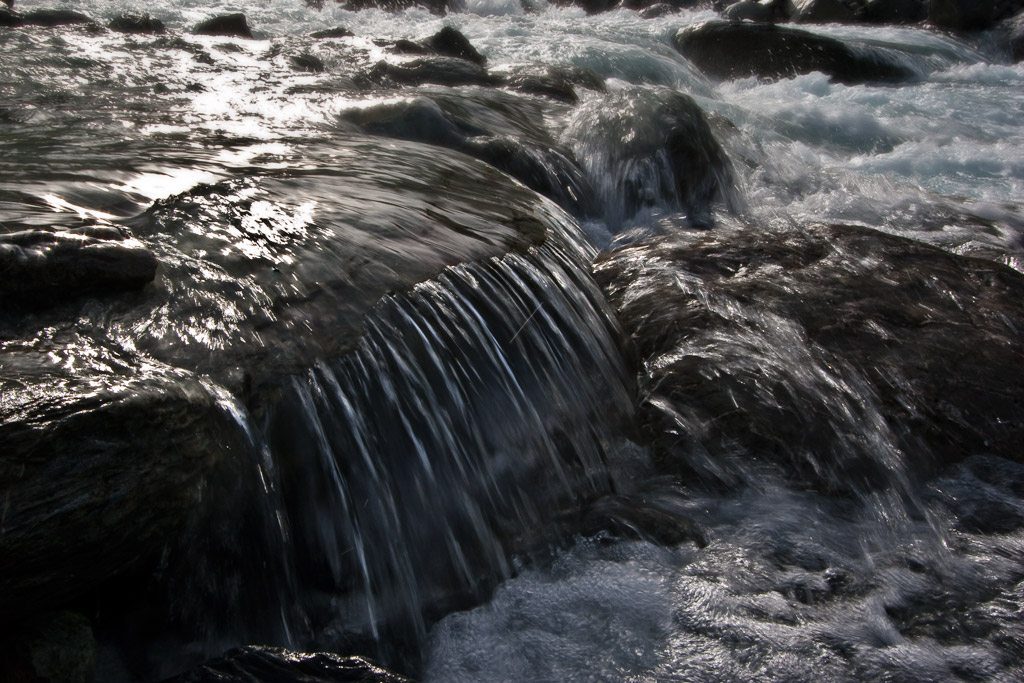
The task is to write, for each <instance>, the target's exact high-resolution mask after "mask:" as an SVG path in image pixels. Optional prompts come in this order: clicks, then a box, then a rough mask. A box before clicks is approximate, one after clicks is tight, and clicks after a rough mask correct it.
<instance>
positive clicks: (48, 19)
mask: <svg viewBox="0 0 1024 683" xmlns="http://www.w3.org/2000/svg"><path fill="white" fill-rule="evenodd" d="M23 18H24V23H26V24H29V25H32V26H45V27H47V28H54V27H56V26H75V25H78V24H92V23H94V22H93V19H92V17H90V16H88V15H86V14H82V13H81V12H75V11H74V10H69V9H37V10H35V11H33V12H29V13H28V14H25V15H23Z"/></svg>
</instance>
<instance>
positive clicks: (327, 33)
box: [309, 26, 355, 39]
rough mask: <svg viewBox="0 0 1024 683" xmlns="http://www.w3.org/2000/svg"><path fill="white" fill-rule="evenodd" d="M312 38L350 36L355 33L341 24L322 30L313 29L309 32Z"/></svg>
mask: <svg viewBox="0 0 1024 683" xmlns="http://www.w3.org/2000/svg"><path fill="white" fill-rule="evenodd" d="M309 35H310V36H312V37H313V38H318V39H323V38H351V37H352V36H354V35H355V34H354V33H352V31H350V30H348V29H347V28H345V27H343V26H336V27H335V28H328V29H324V30H323V31H314V32H313V33H310V34H309Z"/></svg>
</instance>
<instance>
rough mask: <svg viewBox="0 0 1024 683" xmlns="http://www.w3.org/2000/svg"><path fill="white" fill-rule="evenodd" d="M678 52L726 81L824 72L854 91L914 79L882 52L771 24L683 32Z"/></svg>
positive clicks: (710, 25)
mask: <svg viewBox="0 0 1024 683" xmlns="http://www.w3.org/2000/svg"><path fill="white" fill-rule="evenodd" d="M675 46H676V49H677V50H679V52H680V53H682V55H683V56H684V57H686V58H687V59H689V60H690V61H691V62H693V63H694V64H695V65H696V66H697V67H698V68H699V69H700V70H701V71H704V72H705V73H707V74H709V75H711V76H713V77H715V78H722V79H729V78H746V77H750V76H757V77H759V78H767V79H776V78H791V77H793V76H796V75H798V74H806V73H811V72H812V71H820V72H822V73H824V74H826V75H828V76H829V77H830V78H831V79H832V80H833V81H835V82H838V83H845V84H848V85H854V84H859V83H898V82H902V81H908V80H911V79H913V78H914V77H915V74H914V72H913V71H912V70H911V69H909V68H908V67H906V66H905V65H903V64H902V63H900V61H899V60H898V59H897V57H896V55H894V54H893V53H891V52H889V51H887V50H885V49H883V48H873V47H869V46H858V47H857V49H854V48H852V47H851V46H849V45H847V44H845V43H843V42H841V41H839V40H836V39H835V38H829V37H826V36H820V35H816V34H814V33H809V32H807V31H802V30H800V29H795V28H788V27H780V26H772V25H769V24H752V23H748V22H740V23H724V22H709V23H706V24H703V25H700V26H696V27H692V28H684V29H682V30H680V31H679V32H678V33H677V34H676V37H675Z"/></svg>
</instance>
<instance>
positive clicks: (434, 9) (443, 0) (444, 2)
mask: <svg viewBox="0 0 1024 683" xmlns="http://www.w3.org/2000/svg"><path fill="white" fill-rule="evenodd" d="M342 7H343V8H344V9H347V10H350V11H352V12H359V11H361V10H364V9H373V8H376V9H382V10H384V11H386V12H400V11H402V10H404V9H409V8H410V7H422V8H424V9H426V10H427V11H429V12H430V13H431V14H436V15H438V16H441V15H444V14H447V13H448V11H449V10H450V9H452V7H451V4H450V3H449V0H345V1H344V2H343V3H342Z"/></svg>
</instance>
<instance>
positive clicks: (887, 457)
mask: <svg viewBox="0 0 1024 683" xmlns="http://www.w3.org/2000/svg"><path fill="white" fill-rule="evenodd" d="M596 275H597V277H598V278H599V280H600V281H601V282H602V283H603V285H604V287H605V289H606V291H607V293H608V295H609V297H610V299H611V301H612V303H613V304H614V305H615V307H616V308H617V309H618V311H619V314H620V316H621V318H622V320H623V322H624V324H625V326H626V327H627V329H628V330H629V332H630V334H631V336H632V337H633V339H634V341H635V343H636V345H637V347H638V350H639V353H640V356H641V358H642V359H643V360H644V364H645V367H646V368H647V369H648V374H647V375H646V377H645V378H644V380H643V381H644V387H643V389H642V395H643V399H642V403H641V407H640V419H641V424H642V426H643V427H642V428H643V432H644V434H645V435H646V438H647V439H648V440H649V442H650V443H652V444H653V445H654V446H655V448H656V450H657V451H658V456H657V457H658V459H659V461H660V462H661V464H662V466H663V467H665V468H666V470H667V471H671V472H675V473H677V474H680V476H684V477H694V476H697V477H701V478H703V479H704V480H705V481H726V482H731V481H732V478H733V477H738V476H740V475H739V474H737V473H738V472H740V471H742V470H743V468H744V467H749V466H750V463H756V462H759V461H760V462H771V463H775V464H776V465H778V466H780V467H782V468H783V470H784V471H785V472H786V473H787V474H788V475H789V476H790V477H791V478H792V480H793V481H794V482H797V483H799V482H810V483H811V484H812V485H813V486H815V487H818V488H822V489H825V490H830V491H863V490H865V489H872V488H885V487H889V486H898V485H899V482H900V481H902V478H903V477H907V478H910V479H915V478H918V479H923V478H926V477H928V476H930V475H931V474H933V473H934V472H935V471H937V470H938V469H939V468H941V467H944V466H946V465H948V464H949V463H954V462H957V461H959V460H962V459H964V458H965V457H967V456H970V455H973V454H980V453H988V454H994V455H999V456H1001V457H1004V458H1008V459H1011V460H1016V461H1020V460H1021V458H1022V453H1024V417H1022V414H1021V412H1020V406H1021V405H1024V351H1022V349H1021V346H1020V334H1021V333H1020V330H1021V329H1022V325H1024V276H1022V275H1020V274H1019V273H1017V272H1016V271H1013V270H1011V269H1009V268H1007V267H1005V266H1002V265H1000V264H997V263H992V262H988V261H982V260H977V259H972V258H965V257H960V256H955V255H952V254H949V253H947V252H944V251H941V250H939V249H936V248H934V247H930V246H926V245H923V244H920V243H917V242H912V241H910V240H906V239H903V238H898V237H894V236H891V235H887V234H883V233H879V232H876V231H873V230H868V229H865V228H858V227H850V226H811V227H807V228H804V229H803V230H801V231H782V232H768V231H764V230H759V229H755V228H753V227H744V228H739V229H729V230H726V229H722V230H721V231H716V233H714V234H704V235H681V236H679V237H678V238H676V239H666V240H665V241H662V242H658V243H654V244H648V245H642V246H635V247H629V248H625V249H623V250H621V251H619V252H614V253H612V254H610V255H608V256H607V257H606V258H604V259H603V260H601V261H599V262H598V263H597V265H596ZM865 425H869V426H868V427H866V426H865ZM865 434H866V435H869V437H868V438H865V437H864V436H863V435H865ZM857 435H862V436H857ZM744 463H746V464H744Z"/></svg>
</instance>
